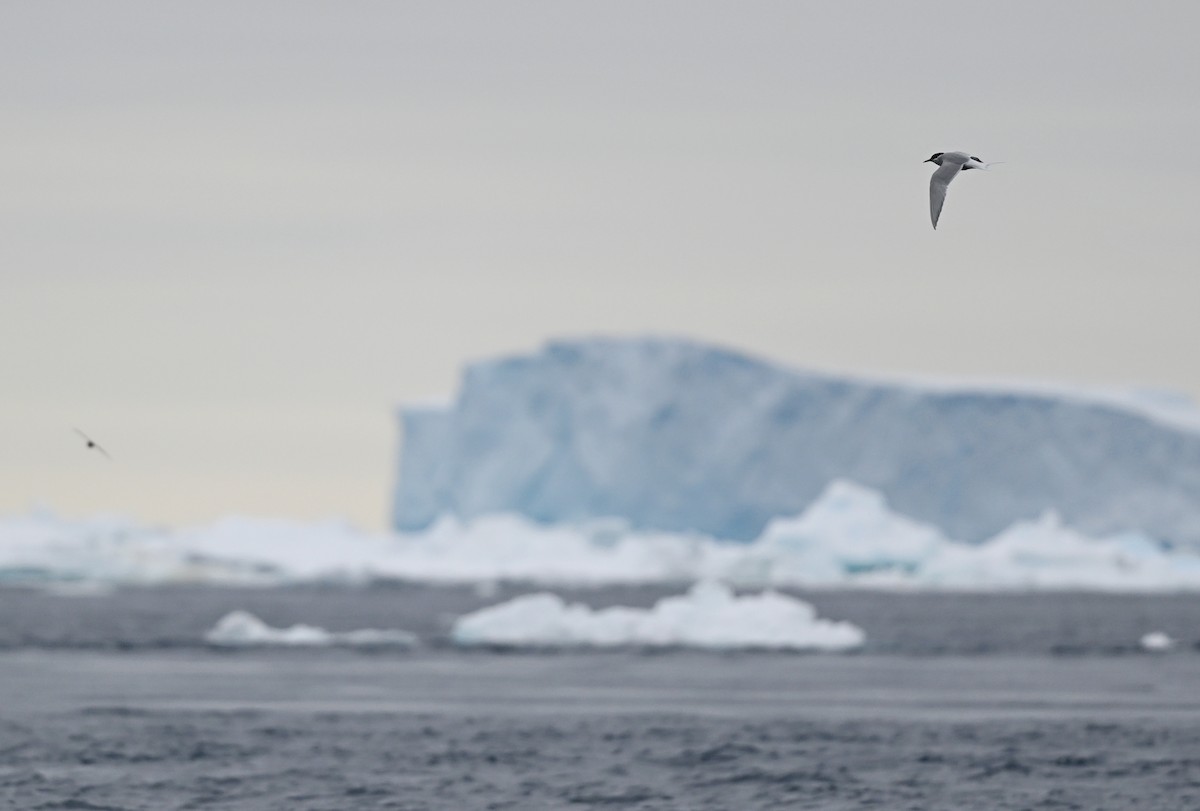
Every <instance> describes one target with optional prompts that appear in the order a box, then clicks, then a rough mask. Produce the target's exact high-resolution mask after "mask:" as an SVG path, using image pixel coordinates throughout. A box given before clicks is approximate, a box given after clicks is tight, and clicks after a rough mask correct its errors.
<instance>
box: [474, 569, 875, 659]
mask: <svg viewBox="0 0 1200 811" xmlns="http://www.w3.org/2000/svg"><path fill="white" fill-rule="evenodd" d="M451 638H452V639H453V640H454V641H455V643H457V644H459V645H466V646H471V645H501V646H513V647H601V648H607V647H619V646H633V647H652V648H660V647H694V648H708V649H718V650H731V649H738V648H758V649H788V650H830V651H835V650H848V649H851V648H856V647H859V646H860V645H862V643H863V640H864V639H865V635H864V634H863V632H862V630H861V629H860V628H858V627H857V626H854V625H852V624H850V623H848V622H832V621H830V620H825V619H819V618H818V617H817V615H816V611H815V610H814V609H813V607H812V606H811V605H809V604H808V603H806V602H803V601H801V600H796V599H794V598H791V597H787V596H785V595H782V594H777V593H775V592H770V591H768V592H764V593H762V594H757V595H747V596H743V597H737V596H735V595H734V593H733V592H732V591H731V590H730V589H729V588H728V587H727V586H724V585H722V584H720V583H716V582H712V581H705V582H700V583H697V584H696V585H695V586H693V587H692V589H691V590H690V591H689V592H688V593H687V594H686V595H683V596H677V597H666V598H664V599H662V600H659V601H658V603H657V604H656V605H655V606H654V607H653V608H650V609H641V608H627V607H624V606H617V607H613V608H605V609H601V610H598V611H596V610H593V609H591V608H588V607H587V606H585V605H580V604H567V603H565V602H564V601H563V599H562V598H561V597H559V596H558V595H556V594H549V593H545V592H543V593H539V594H529V595H525V596H523V597H517V598H516V599H513V600H509V601H508V602H505V603H501V604H500V605H496V606H491V607H489V608H484V609H481V610H479V611H476V612H474V613H473V614H468V615H466V616H464V617H461V618H460V619H459V620H458V621H457V622H455V624H454V628H453V630H452V631H451Z"/></svg>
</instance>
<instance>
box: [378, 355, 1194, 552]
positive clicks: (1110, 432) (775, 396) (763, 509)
mask: <svg viewBox="0 0 1200 811" xmlns="http://www.w3.org/2000/svg"><path fill="white" fill-rule="evenodd" d="M402 420H403V430H404V444H403V450H402V455H401V458H400V465H399V484H398V487H397V489H396V493H395V499H394V521H395V526H396V527H397V528H399V529H401V530H420V529H424V528H426V527H429V526H431V525H432V524H433V523H435V522H436V521H437V520H439V519H440V518H441V517H443V516H446V515H452V516H455V517H457V518H459V519H460V520H463V521H472V520H474V519H477V518H480V517H483V516H487V515H492V514H495V513H512V514H517V515H522V516H525V517H526V518H529V519H531V520H533V521H537V522H541V523H549V524H558V523H579V522H584V521H588V520H592V519H605V518H611V517H616V518H619V519H621V520H623V521H624V522H625V523H626V524H627V525H628V526H629V527H630V528H632V529H635V530H642V531H667V532H697V533H700V534H703V535H708V536H713V537H718V538H725V539H734V540H743V541H750V540H753V539H755V538H757V537H759V536H760V535H761V534H762V532H763V530H764V528H765V527H766V526H767V525H768V524H769V523H770V522H771V521H772V520H773V519H775V518H779V517H787V516H795V515H798V514H799V513H801V512H802V511H803V510H804V509H805V508H807V507H808V506H809V505H811V504H812V503H813V502H814V501H815V500H816V499H817V497H818V496H819V495H820V494H821V492H822V491H823V490H824V489H825V488H826V487H827V486H828V485H829V483H830V482H831V481H834V480H837V479H847V480H851V481H855V482H858V483H859V484H861V485H864V486H867V487H870V488H872V489H873V490H876V491H878V492H880V493H882V494H883V495H884V496H885V497H886V498H887V500H888V502H889V503H890V504H892V505H893V507H894V508H895V509H897V510H898V511H900V512H901V513H903V514H905V515H907V516H910V517H912V518H914V519H916V520H918V521H921V522H923V523H925V524H929V525H932V526H934V527H937V528H938V529H939V530H940V531H941V532H942V533H944V534H945V535H947V536H949V537H952V538H956V539H959V540H962V541H966V542H970V543H979V542H982V541H984V540H986V539H988V538H990V537H992V536H994V535H996V534H997V533H999V532H1001V531H1002V530H1004V529H1005V528H1006V527H1008V526H1010V525H1012V524H1013V523H1014V522H1018V521H1031V520H1036V519H1037V518H1038V517H1039V516H1041V515H1042V514H1044V513H1046V512H1047V511H1053V512H1055V513H1056V514H1058V515H1059V516H1061V517H1062V519H1063V521H1064V522H1066V523H1067V524H1068V525H1070V526H1073V527H1075V528H1077V529H1078V530H1080V531H1082V532H1085V533H1087V534H1089V535H1093V536H1098V535H1115V534H1120V533H1127V532H1139V533H1143V534H1145V535H1147V536H1149V537H1153V538H1156V539H1159V540H1162V541H1165V542H1168V543H1174V544H1188V545H1192V546H1193V547H1195V548H1200V431H1198V430H1197V428H1196V426H1197V425H1200V416H1198V415H1197V413H1196V412H1195V411H1194V410H1192V409H1188V408H1186V407H1184V406H1182V405H1181V404H1180V403H1179V402H1178V401H1177V400H1173V399H1164V398H1163V397H1151V396H1147V395H1145V394H1144V393H1140V394H1130V395H1127V396H1117V395H1112V394H1098V393H1082V392H1074V391H1052V390H1049V389H1044V388H1043V389H1037V388H1035V387H1030V386H1024V387H1020V386H1014V387H1007V388H1005V387H997V386H992V387H985V386H979V385H954V384H946V383H929V382H926V383H915V382H898V381H882V380H876V381H871V380H865V379H861V378H853V377H848V376H838V375H829V374H815V373H801V372H797V371H793V370H790V369H786V368H782V367H780V366H777V365H774V364H771V363H768V362H765V361H762V360H758V359H755V358H751V357H747V356H746V355H742V354H738V353H736V352H730V351H726V350H723V349H717V348H713V347H709V346H704V345H701V344H697V343H693V342H688V341H682V340H654V339H634V340H617V339H597V340H581V341H570V342H559V343H552V344H550V345H549V346H547V347H546V348H545V349H543V350H542V351H540V352H535V353H532V354H529V355H522V356H517V357H510V358H503V359H499V360H492V361H484V362H480V363H476V364H473V365H471V366H470V367H469V368H468V369H467V370H466V373H465V374H464V376H463V380H462V384H461V388H460V390H459V391H458V392H457V396H456V397H455V399H454V400H453V401H452V403H451V404H450V405H447V406H429V405H423V406H420V407H414V408H410V409H404V410H403V412H402Z"/></svg>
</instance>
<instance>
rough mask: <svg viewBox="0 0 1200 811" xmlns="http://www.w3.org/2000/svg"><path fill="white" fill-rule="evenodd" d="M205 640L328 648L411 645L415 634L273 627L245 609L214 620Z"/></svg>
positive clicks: (240, 644)
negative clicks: (336, 631)
mask: <svg viewBox="0 0 1200 811" xmlns="http://www.w3.org/2000/svg"><path fill="white" fill-rule="evenodd" d="M204 640H205V641H206V642H208V644H210V645H217V646H219V647H226V648H253V647H270V646H279V647H328V646H331V645H344V646H347V647H361V648H383V647H388V648H411V647H414V646H416V644H417V637H416V635H415V634H412V633H409V632H408V631H400V630H378V629H375V628H363V629H361V630H357V631H346V632H343V633H333V632H331V631H326V630H325V629H324V628H318V627H316V626H313V625H293V626H291V627H289V628H272V627H271V626H270V625H267V624H266V623H265V622H263V621H262V620H260V619H259V618H258V617H256V616H254V615H253V614H251V613H250V612H248V611H231V612H229V613H228V614H226V615H225V616H223V617H221V619H219V620H218V621H217V624H216V625H214V626H213V627H212V628H211V629H210V630H209V631H208V633H206V634H205V635H204Z"/></svg>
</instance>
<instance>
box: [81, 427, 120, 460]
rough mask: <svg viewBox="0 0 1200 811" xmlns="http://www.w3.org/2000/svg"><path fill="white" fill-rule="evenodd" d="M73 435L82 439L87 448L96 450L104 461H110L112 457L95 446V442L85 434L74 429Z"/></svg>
mask: <svg viewBox="0 0 1200 811" xmlns="http://www.w3.org/2000/svg"><path fill="white" fill-rule="evenodd" d="M75 433H77V434H79V435H80V436H81V437H83V441H84V442H86V443H87V446H88V448H95V449H96V450H98V451H100V453H102V454H104V458H105V459H108V460H109V461H112V457H111V456H109V455H108V451H106V450H104V448H102V447H100V446H99V445H97V444H96V442H95V440H93V439H92V438H91V437H90V436H88V435H87V434H85V433H84V432H83V431H80V430H79V429H78V428H76V429H75Z"/></svg>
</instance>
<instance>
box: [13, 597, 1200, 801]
mask: <svg viewBox="0 0 1200 811" xmlns="http://www.w3.org/2000/svg"><path fill="white" fill-rule="evenodd" d="M520 591H522V589H521V588H520V587H518V586H506V587H503V588H501V589H500V590H499V592H498V593H495V594H479V593H477V592H476V591H474V590H473V589H470V588H466V587H462V588H458V587H455V588H437V587H428V586H420V585H411V584H393V585H388V586H376V587H371V588H364V589H348V588H334V587H327V588H322V587H314V586H309V587H303V588H283V589H255V590H246V589H212V588H156V589H144V590H120V591H116V592H113V593H108V594H96V593H88V592H86V591H84V592H80V593H74V594H56V593H47V592H42V591H33V590H25V589H4V590H0V807H5V808H15V809H68V808H74V809H201V808H204V809H289V810H290V811H309V810H310V809H312V810H315V809H370V808H381V809H383V808H391V809H475V808H480V809H489V808H494V809H563V808H588V807H595V808H629V809H731V808H739V809H743V808H744V809H755V808H764V809H767V808H814V809H868V808H870V809H914V810H915V809H922V811H925V810H926V809H947V811H949V809H966V808H970V809H1043V808H1044V809H1069V808H1078V809H1191V808H1200V690H1198V689H1197V687H1198V686H1200V651H1197V650H1196V648H1195V644H1196V641H1197V640H1198V639H1200V600H1197V599H1196V598H1194V597H1188V596H1172V595H1157V596H1136V595H1099V594H1033V595H1012V594H1010V595H954V594H936V595H931V594H888V593H872V592H861V591H857V592H815V593H806V594H803V595H800V596H803V597H804V598H805V599H807V600H809V601H810V602H812V603H813V604H814V605H815V606H816V607H817V609H818V611H819V613H820V615H821V616H825V617H830V618H833V619H846V620H850V621H852V622H854V623H856V624H857V625H860V626H861V627H862V628H863V629H864V630H865V631H866V632H867V635H868V644H867V645H866V646H865V647H864V649H863V650H861V651H860V652H856V653H852V654H782V653H703V652H696V651H683V650H680V651H665V652H655V653H647V652H641V651H629V650H625V651H606V652H585V651H570V652H564V651H560V652H549V651H533V652H530V651H524V652H514V651H499V650H472V651H462V650H457V649H454V648H453V647H452V646H451V645H449V643H448V642H447V641H446V633H447V631H448V629H449V626H450V623H451V622H452V621H453V619H454V617H456V616H459V615H461V614H462V613H465V612H466V611H470V610H473V609H474V608H477V607H479V606H481V605H486V604H490V603H493V602H496V601H499V600H502V599H506V598H507V597H510V596H512V595H514V594H516V593H519V592H520ZM668 591H670V590H668V589H663V588H622V589H614V588H605V589H602V590H591V591H588V590H582V591H574V592H568V594H567V596H569V597H570V598H572V599H576V600H581V601H585V602H587V603H589V604H591V605H593V606H603V605H618V604H620V605H641V606H646V605H650V604H652V603H653V602H654V601H655V600H656V599H658V598H659V597H661V596H662V595H663V594H664V593H667V592H668ZM235 609H243V610H248V611H251V612H252V613H254V614H255V615H257V616H259V617H261V618H262V619H263V620H265V621H267V622H269V623H270V624H272V625H275V626H287V625H291V624H293V623H297V622H303V623H308V624H312V625H319V626H322V627H325V628H328V629H329V630H332V631H346V630H353V629H356V628H367V627H373V628H403V629H406V630H410V631H413V632H415V633H417V634H418V635H419V636H420V637H421V639H422V645H421V647H419V648H417V649H415V650H411V651H397V650H348V649H342V648H328V649H315V650H313V649H305V650H278V649H259V650H234V651H229V650H219V649H213V648H210V647H208V646H206V645H205V644H204V643H203V641H202V640H203V634H204V632H205V631H206V630H208V629H209V628H211V627H212V625H213V624H214V623H215V621H216V620H217V619H218V618H219V617H221V616H222V615H224V614H225V613H227V612H228V611H231V610H235ZM1156 630H1157V631H1164V632H1166V633H1168V634H1169V635H1170V636H1172V637H1174V638H1175V639H1177V640H1178V642H1179V644H1178V645H1177V647H1176V648H1175V649H1173V650H1172V651H1170V652H1167V653H1164V654H1158V655H1156V654H1151V653H1146V652H1143V651H1142V650H1141V649H1140V647H1139V645H1138V640H1139V639H1140V637H1141V636H1142V635H1143V634H1145V633H1147V632H1149V631H1156Z"/></svg>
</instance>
